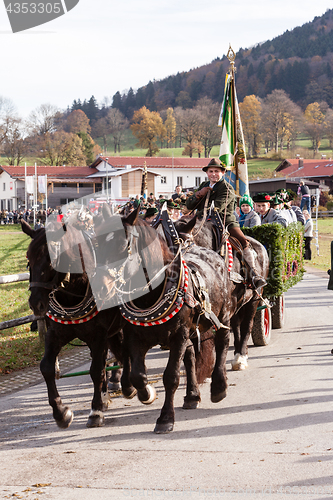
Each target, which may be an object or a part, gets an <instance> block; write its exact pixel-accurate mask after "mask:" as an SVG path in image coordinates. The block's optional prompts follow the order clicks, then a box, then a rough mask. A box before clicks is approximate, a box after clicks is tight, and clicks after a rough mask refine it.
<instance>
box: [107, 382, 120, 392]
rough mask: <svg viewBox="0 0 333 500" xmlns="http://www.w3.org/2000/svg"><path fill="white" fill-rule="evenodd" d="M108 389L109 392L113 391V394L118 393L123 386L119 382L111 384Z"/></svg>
mask: <svg viewBox="0 0 333 500" xmlns="http://www.w3.org/2000/svg"><path fill="white" fill-rule="evenodd" d="M108 388H109V391H111V392H117V391H120V389H121V385H120V383H119V382H109V384H108Z"/></svg>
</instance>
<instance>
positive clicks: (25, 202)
mask: <svg viewBox="0 0 333 500" xmlns="http://www.w3.org/2000/svg"><path fill="white" fill-rule="evenodd" d="M27 210H28V196H27V162H25V163H24V213H27Z"/></svg>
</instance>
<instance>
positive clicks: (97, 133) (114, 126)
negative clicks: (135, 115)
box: [92, 108, 129, 154]
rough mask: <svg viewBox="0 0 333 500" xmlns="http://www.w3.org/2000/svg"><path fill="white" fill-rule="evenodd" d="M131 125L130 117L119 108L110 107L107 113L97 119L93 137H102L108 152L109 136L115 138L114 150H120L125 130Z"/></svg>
mask: <svg viewBox="0 0 333 500" xmlns="http://www.w3.org/2000/svg"><path fill="white" fill-rule="evenodd" d="M128 127H129V121H128V119H127V118H126V117H125V116H124V115H123V113H122V112H121V111H119V109H116V108H111V109H109V111H108V113H107V115H106V116H105V117H103V118H100V119H99V120H97V122H96V123H95V124H94V126H93V128H92V136H93V137H95V138H96V137H102V139H103V149H104V153H105V154H106V152H107V141H108V136H109V135H111V136H112V138H113V149H114V152H115V153H117V151H118V152H120V146H121V143H122V139H123V137H124V134H125V130H127V129H128Z"/></svg>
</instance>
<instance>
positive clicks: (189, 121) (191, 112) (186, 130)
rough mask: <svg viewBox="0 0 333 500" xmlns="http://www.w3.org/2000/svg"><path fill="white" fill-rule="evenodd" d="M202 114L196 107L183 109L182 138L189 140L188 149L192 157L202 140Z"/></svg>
mask: <svg viewBox="0 0 333 500" xmlns="http://www.w3.org/2000/svg"><path fill="white" fill-rule="evenodd" d="M199 123H200V116H199V113H198V111H197V110H196V109H183V110H182V115H181V124H182V138H183V139H184V141H186V142H187V151H188V155H189V157H190V158H192V156H193V153H194V150H195V149H196V145H197V143H198V142H200V139H199V136H200V128H199Z"/></svg>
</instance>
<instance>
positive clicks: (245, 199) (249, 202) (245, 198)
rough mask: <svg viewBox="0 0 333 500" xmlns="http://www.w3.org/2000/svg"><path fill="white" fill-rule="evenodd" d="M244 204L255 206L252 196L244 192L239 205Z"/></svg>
mask: <svg viewBox="0 0 333 500" xmlns="http://www.w3.org/2000/svg"><path fill="white" fill-rule="evenodd" d="M242 205H250V207H251V208H253V200H252V198H251V196H249V195H248V194H244V195H243V196H242V197H241V199H240V200H239V206H240V207H241V206H242Z"/></svg>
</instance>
